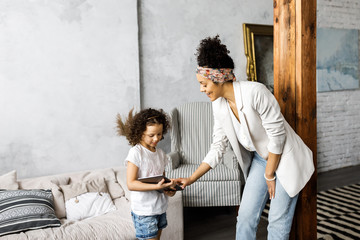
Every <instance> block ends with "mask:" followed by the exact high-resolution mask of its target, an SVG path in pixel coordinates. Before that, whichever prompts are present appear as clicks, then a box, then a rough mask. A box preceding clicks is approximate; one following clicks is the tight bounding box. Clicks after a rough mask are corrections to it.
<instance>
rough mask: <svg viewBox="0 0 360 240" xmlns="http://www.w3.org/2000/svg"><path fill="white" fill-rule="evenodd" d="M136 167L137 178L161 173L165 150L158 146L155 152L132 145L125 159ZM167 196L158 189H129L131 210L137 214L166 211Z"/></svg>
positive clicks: (146, 214) (166, 160) (164, 160)
mask: <svg viewBox="0 0 360 240" xmlns="http://www.w3.org/2000/svg"><path fill="white" fill-rule="evenodd" d="M127 162H131V163H133V164H135V165H136V166H137V167H138V168H139V171H138V176H137V177H138V178H143V177H151V176H155V175H163V173H164V170H165V166H166V165H167V163H168V159H167V156H166V154H165V152H164V151H163V150H161V149H159V148H157V149H156V152H152V151H150V150H149V149H147V148H145V147H143V146H142V145H141V144H137V145H135V146H134V147H132V148H131V149H130V151H129V153H128V156H127V157H126V160H125V165H127ZM167 206H168V196H166V195H165V194H164V193H159V192H158V191H131V210H132V211H133V212H134V213H135V214H137V215H145V216H150V215H156V214H162V213H164V212H166V209H167Z"/></svg>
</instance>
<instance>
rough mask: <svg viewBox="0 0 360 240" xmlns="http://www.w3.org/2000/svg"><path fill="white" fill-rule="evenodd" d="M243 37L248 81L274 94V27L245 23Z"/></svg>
mask: <svg viewBox="0 0 360 240" xmlns="http://www.w3.org/2000/svg"><path fill="white" fill-rule="evenodd" d="M243 35H244V48H245V56H246V60H247V63H246V75H247V80H248V81H257V82H261V83H263V84H265V85H266V86H267V87H268V88H269V90H270V91H271V92H274V67H273V62H274V60H273V26H272V25H260V24H249V23H243Z"/></svg>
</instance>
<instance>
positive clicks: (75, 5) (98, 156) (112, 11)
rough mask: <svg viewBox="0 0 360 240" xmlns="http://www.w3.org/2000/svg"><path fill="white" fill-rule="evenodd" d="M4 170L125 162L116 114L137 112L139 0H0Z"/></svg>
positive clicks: (37, 171) (0, 155) (24, 173)
mask: <svg viewBox="0 0 360 240" xmlns="http://www.w3.org/2000/svg"><path fill="white" fill-rule="evenodd" d="M0 9H1V12H0V109H1V117H0V136H1V137H0V162H1V167H0V174H1V173H4V172H7V171H9V170H12V169H16V170H17V171H18V175H19V177H30V176H38V175H48V174H53V173H62V172H67V171H77V170H82V169H93V168H99V167H108V166H109V167H110V166H115V165H120V164H123V158H124V153H126V152H127V151H128V149H129V146H128V145H127V143H126V141H125V140H124V139H122V138H119V137H117V136H116V134H115V129H114V127H115V119H116V114H117V112H126V111H128V109H130V108H131V107H132V106H135V107H137V108H139V104H140V98H139V60H138V58H139V52H138V28H137V26H138V25H137V3H136V1H133V0H121V1H118V0H101V1H96V0H52V1H43V0H32V1H28V0H2V1H0Z"/></svg>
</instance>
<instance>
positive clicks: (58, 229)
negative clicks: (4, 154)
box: [0, 167, 184, 240]
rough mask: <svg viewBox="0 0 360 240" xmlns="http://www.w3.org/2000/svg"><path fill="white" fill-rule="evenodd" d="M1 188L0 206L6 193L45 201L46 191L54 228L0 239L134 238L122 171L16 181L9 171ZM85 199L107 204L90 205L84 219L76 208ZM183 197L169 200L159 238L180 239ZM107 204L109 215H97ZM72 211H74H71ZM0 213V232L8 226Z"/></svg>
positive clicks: (1, 179)
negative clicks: (49, 195)
mask: <svg viewBox="0 0 360 240" xmlns="http://www.w3.org/2000/svg"><path fill="white" fill-rule="evenodd" d="M0 189H2V190H0V206H1V199H2V198H1V196H4V195H5V194H7V193H11V194H12V193H18V192H21V193H23V192H25V193H27V192H28V191H30V192H34V191H35V193H36V194H39V196H40V195H43V196H45V197H46V194H49V192H50V194H52V200H53V207H54V208H53V210H51V211H53V214H51V213H48V215H47V216H49V218H51V219H52V224H53V225H51V224H49V225H47V227H45V228H40V229H30V230H27V231H23V232H20V233H11V234H6V235H2V236H1V234H0V236H1V237H0V239H1V240H25V239H66V240H71V239H74V240H82V239H84V240H88V239H100V240H106V239H109V240H111V239H116V240H122V239H123V240H131V239H136V237H135V230H134V226H133V222H132V220H131V214H130V192H129V190H128V188H127V186H126V168H125V167H114V168H107V169H98V170H89V171H81V172H74V173H65V174H59V175H52V176H45V177H36V178H28V179H20V180H19V179H16V171H12V172H10V173H8V174H5V175H2V176H0ZM4 189H5V190H4ZM30 189H31V190H30ZM34 189H36V190H34ZM38 189H48V190H38ZM50 190H51V191H50ZM39 191H40V192H39ZM36 194H35V195H36ZM87 194H88V196H90V195H91V196H92V197H95V198H97V199H103V197H102V196H103V195H104V196H108V198H109V199H111V200H110V201H108V202H107V203H106V204H107V205H106V204H105V203H104V202H103V203H101V206H100V207H99V206H95V204H94V203H91V204H93V205H91V208H92V209H91V211H90V210H89V209H88V210H87V211H86V212H87V213H86V214H89V212H91V214H93V215H86V214H85V213H84V211H83V209H82V208H83V207H80V206H81V204H84V201H85V200H83V199H81V198H82V196H86V195H87ZM181 195H182V193H181V191H179V192H177V193H176V194H175V196H173V197H171V198H169V207H168V210H167V220H168V226H167V227H166V228H165V229H164V230H163V232H162V239H167V240H181V239H183V235H184V234H183V205H182V196H181ZM36 196H37V195H36ZM105 205H106V208H107V210H106V211H107V212H106V213H104V212H103V213H100V214H98V213H99V212H97V211H99V209H101V208H102V207H104V206H105ZM74 206H75V210H76V211H74V208H73V207H74ZM109 206H110V207H109ZM0 208H1V207H0ZM94 213H95V215H94ZM1 214H2V212H1V209H0V230H1V227H2V226H4V225H6V224H2V223H1V221H2V219H4V216H2V215H1ZM84 214H85V215H84ZM70 216H71V217H70ZM89 216H90V217H89ZM70 218H71V219H70ZM3 221H5V220H3ZM0 233H1V232H0Z"/></svg>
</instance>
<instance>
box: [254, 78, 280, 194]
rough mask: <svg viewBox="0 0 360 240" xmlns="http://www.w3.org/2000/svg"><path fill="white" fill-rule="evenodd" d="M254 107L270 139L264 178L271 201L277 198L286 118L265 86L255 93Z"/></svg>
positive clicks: (257, 89)
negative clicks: (278, 171)
mask: <svg viewBox="0 0 360 240" xmlns="http://www.w3.org/2000/svg"><path fill="white" fill-rule="evenodd" d="M254 100H255V102H254V107H255V109H256V111H257V112H258V113H259V115H260V118H261V122H262V125H263V127H264V129H265V131H266V134H267V136H268V138H269V143H268V146H267V148H268V151H269V155H268V159H267V164H266V168H265V174H264V177H265V179H266V184H267V186H268V192H269V197H270V199H273V198H274V197H275V171H276V169H277V168H278V165H279V162H280V157H281V154H282V150H283V147H284V144H285V140H286V132H285V127H284V118H283V116H282V114H281V111H280V107H279V104H278V102H277V100H276V99H275V97H274V95H273V94H272V93H271V92H270V91H269V90H268V89H267V88H266V87H265V86H264V85H259V87H258V88H256V91H255V97H254Z"/></svg>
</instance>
